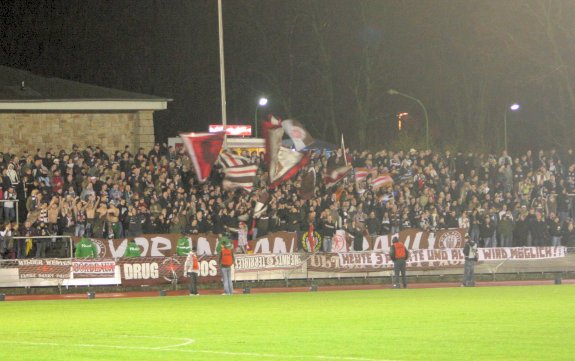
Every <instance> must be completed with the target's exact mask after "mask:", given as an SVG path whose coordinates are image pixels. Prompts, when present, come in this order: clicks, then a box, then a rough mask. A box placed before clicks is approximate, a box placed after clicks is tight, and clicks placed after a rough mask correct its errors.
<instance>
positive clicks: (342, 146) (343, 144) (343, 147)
mask: <svg viewBox="0 0 575 361" xmlns="http://www.w3.org/2000/svg"><path fill="white" fill-rule="evenodd" d="M341 149H342V153H341V154H343V160H344V161H345V165H347V154H346V153H345V142H344V141H343V133H341Z"/></svg>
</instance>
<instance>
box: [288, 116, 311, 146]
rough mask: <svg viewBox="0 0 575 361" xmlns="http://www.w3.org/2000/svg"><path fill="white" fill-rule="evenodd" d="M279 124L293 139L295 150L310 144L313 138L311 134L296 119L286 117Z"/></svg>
mask: <svg viewBox="0 0 575 361" xmlns="http://www.w3.org/2000/svg"><path fill="white" fill-rule="evenodd" d="M281 126H282V128H283V130H284V131H285V132H286V134H287V135H288V136H289V137H290V138H291V140H292V141H293V145H294V147H295V150H297V151H300V150H302V149H304V148H306V147H308V146H310V145H311V144H312V143H313V141H314V139H313V138H312V136H311V135H310V134H309V133H308V132H307V131H306V130H305V129H304V127H303V125H302V124H301V123H300V122H298V121H297V120H293V119H286V120H284V121H282V122H281Z"/></svg>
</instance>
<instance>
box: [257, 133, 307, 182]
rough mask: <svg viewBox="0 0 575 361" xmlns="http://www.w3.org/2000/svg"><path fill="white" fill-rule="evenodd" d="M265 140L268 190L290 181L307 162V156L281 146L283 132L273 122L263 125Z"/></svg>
mask: <svg viewBox="0 0 575 361" xmlns="http://www.w3.org/2000/svg"><path fill="white" fill-rule="evenodd" d="M263 127H264V137H265V140H266V155H265V157H266V158H265V160H266V163H267V164H268V167H269V176H270V186H269V187H270V189H274V188H275V187H277V186H278V185H280V184H281V183H282V182H284V181H286V180H288V179H290V178H291V177H293V176H294V175H296V174H297V172H298V171H299V170H300V169H301V168H303V167H305V166H306V165H307V163H308V162H309V154H307V153H301V152H296V151H292V150H290V149H288V148H285V147H282V146H281V140H282V137H283V133H284V130H283V128H282V127H281V126H280V125H277V124H274V123H273V122H265V123H263Z"/></svg>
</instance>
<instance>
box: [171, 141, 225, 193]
mask: <svg viewBox="0 0 575 361" xmlns="http://www.w3.org/2000/svg"><path fill="white" fill-rule="evenodd" d="M180 137H181V138H182V140H183V141H184V145H185V146H186V149H187V150H188V154H189V155H190V158H191V159H192V165H193V166H194V170H195V172H196V175H197V177H198V180H199V181H200V182H205V181H206V179H207V178H208V176H209V175H210V172H211V171H212V166H213V165H214V163H215V162H216V159H218V154H220V150H221V149H222V144H223V143H224V133H185V134H184V133H182V134H180Z"/></svg>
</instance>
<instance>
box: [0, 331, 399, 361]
mask: <svg viewBox="0 0 575 361" xmlns="http://www.w3.org/2000/svg"><path fill="white" fill-rule="evenodd" d="M126 337H147V338H156V337H154V336H126ZM157 338H170V337H157ZM187 340H191V341H192V342H194V340H192V339H187ZM0 343H4V344H16V345H31V346H56V347H64V346H65V347H71V346H77V347H87V348H95V347H103V348H114V349H120V350H145V351H169V352H185V353H206V354H213V355H226V356H249V357H260V358H274V359H279V358H284V359H285V358H290V359H316V360H342V361H394V360H389V359H372V358H365V357H346V356H324V355H278V354H269V353H254V352H231V351H213V350H182V349H174V348H168V347H176V346H177V345H172V346H163V347H140V346H117V345H101V344H99V345H96V344H88V343H80V344H69V343H67V344H63V343H55V342H31V341H16V342H13V341H5V340H0ZM186 344H189V343H186ZM182 345H183V344H182Z"/></svg>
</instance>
